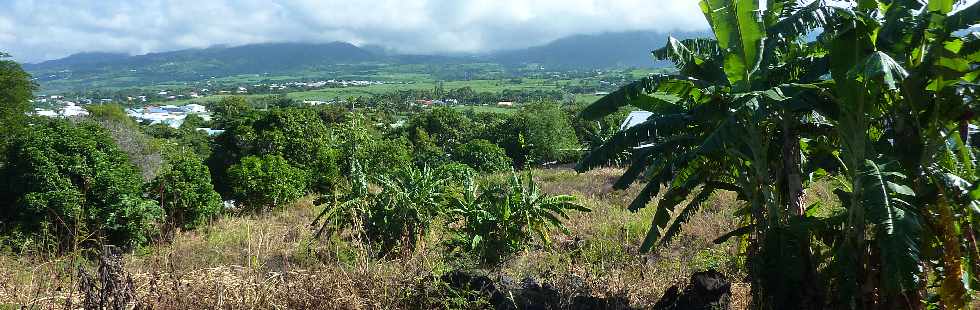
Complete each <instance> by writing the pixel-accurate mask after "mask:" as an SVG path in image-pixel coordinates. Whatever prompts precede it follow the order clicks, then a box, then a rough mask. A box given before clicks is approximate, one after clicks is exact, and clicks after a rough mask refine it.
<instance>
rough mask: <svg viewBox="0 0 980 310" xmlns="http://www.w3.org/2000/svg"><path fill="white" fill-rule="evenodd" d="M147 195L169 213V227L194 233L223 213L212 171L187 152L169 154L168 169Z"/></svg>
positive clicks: (166, 222)
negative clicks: (193, 231)
mask: <svg viewBox="0 0 980 310" xmlns="http://www.w3.org/2000/svg"><path fill="white" fill-rule="evenodd" d="M147 193H149V196H150V198H151V199H153V200H156V201H157V202H158V203H159V205H160V206H161V207H162V208H163V210H164V212H165V213H166V218H165V219H164V223H165V226H167V227H173V228H181V229H194V228H197V227H200V226H201V225H203V224H205V223H207V222H208V221H209V220H210V219H213V218H214V217H215V216H217V215H218V214H220V213H221V208H222V204H221V196H219V195H218V193H217V192H215V191H214V186H213V185H212V184H211V173H210V171H209V170H208V167H207V166H205V165H204V163H203V162H202V159H201V158H200V157H198V156H197V155H196V154H194V153H193V152H191V150H189V149H187V148H183V147H176V148H174V149H173V150H171V151H169V152H167V156H166V165H165V168H164V169H163V172H161V173H160V175H158V176H157V177H156V178H155V179H153V181H152V182H150V184H148V185H147Z"/></svg>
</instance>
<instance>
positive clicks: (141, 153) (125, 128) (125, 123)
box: [86, 104, 163, 182]
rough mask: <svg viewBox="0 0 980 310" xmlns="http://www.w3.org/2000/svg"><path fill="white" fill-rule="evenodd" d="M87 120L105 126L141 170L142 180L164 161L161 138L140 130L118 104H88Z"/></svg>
mask: <svg viewBox="0 0 980 310" xmlns="http://www.w3.org/2000/svg"><path fill="white" fill-rule="evenodd" d="M86 109H88V110H89V111H90V112H89V113H90V114H89V116H88V117H87V118H86V119H87V120H91V121H94V122H95V123H96V124H98V125H99V126H102V128H105V129H106V130H107V131H108V132H109V135H110V136H111V137H112V139H113V140H114V141H115V142H116V145H118V146H119V148H120V149H122V150H123V152H126V155H127V156H128V158H129V161H130V162H131V163H132V164H133V165H134V166H136V168H138V169H139V170H140V175H141V176H142V177H143V181H144V182H149V181H150V180H152V179H153V178H154V177H156V175H157V174H158V173H159V171H160V168H161V167H162V165H163V154H162V147H161V146H160V142H159V141H156V140H154V139H153V138H152V137H150V136H147V135H146V134H145V133H144V132H143V131H141V130H140V128H139V125H137V124H136V121H134V120H133V119H132V118H130V117H129V116H128V115H126V111H125V110H124V109H123V107H122V106H120V105H115V104H107V105H90V106H87V107H86Z"/></svg>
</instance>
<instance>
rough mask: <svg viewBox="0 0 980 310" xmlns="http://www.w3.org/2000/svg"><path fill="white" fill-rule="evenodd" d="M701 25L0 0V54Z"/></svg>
mask: <svg viewBox="0 0 980 310" xmlns="http://www.w3.org/2000/svg"><path fill="white" fill-rule="evenodd" d="M707 27H708V25H707V22H706V21H705V20H704V16H703V15H702V14H701V11H700V9H699V8H698V6H697V1H695V0H169V1H164V0H0V51H4V52H7V53H9V54H11V55H13V57H14V60H17V61H21V62H39V61H43V60H49V59H56V58H61V57H65V56H68V55H71V54H74V53H79V52H118V53H128V54H133V55H138V54H146V53H152V52H162V51H171V50H179V49H186V48H203V47H209V46H214V45H243V44H252V43H269V42H310V43H322V42H332V41H345V42H350V43H354V44H356V45H380V46H384V47H387V48H391V49H393V50H395V51H397V52H401V53H417V54H446V53H481V52H489V51H495V50H504V49H514V48H524V47H529V46H535V45H541V44H545V43H547V42H550V41H552V40H555V39H559V38H562V37H566V36H570V35H576V34H596V33H603V32H620V31H637V30H646V31H661V32H672V31H700V30H705V29H707Z"/></svg>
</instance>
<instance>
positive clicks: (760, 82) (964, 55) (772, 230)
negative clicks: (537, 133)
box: [579, 0, 980, 308]
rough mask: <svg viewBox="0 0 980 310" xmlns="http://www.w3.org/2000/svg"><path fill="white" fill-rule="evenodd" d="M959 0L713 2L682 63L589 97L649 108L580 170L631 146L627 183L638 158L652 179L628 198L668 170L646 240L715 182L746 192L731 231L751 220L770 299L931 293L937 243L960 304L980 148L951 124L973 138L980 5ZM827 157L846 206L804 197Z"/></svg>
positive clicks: (656, 184) (944, 292)
mask: <svg viewBox="0 0 980 310" xmlns="http://www.w3.org/2000/svg"><path fill="white" fill-rule="evenodd" d="M954 4H955V3H954V1H929V2H928V3H920V2H918V1H855V2H853V3H850V4H847V3H845V4H838V5H828V4H827V3H824V2H823V1H815V2H811V3H809V4H807V5H800V4H798V3H796V2H795V1H769V2H768V3H766V5H765V7H761V6H760V4H759V2H758V1H738V0H705V1H701V7H702V9H703V11H704V13H705V16H706V18H707V19H708V21H709V23H710V25H711V26H712V29H713V30H714V34H715V38H716V39H715V40H711V39H692V40H684V41H679V40H676V39H670V40H669V41H668V44H667V46H666V47H664V48H663V49H660V50H657V51H655V52H654V55H655V56H657V57H658V58H661V59H668V60H671V61H672V62H674V63H675V65H676V66H677V70H678V72H677V74H674V75H665V76H653V77H650V78H647V79H643V80H641V81H638V82H636V83H633V84H631V85H629V86H627V87H624V88H623V89H621V90H619V91H617V92H615V93H613V94H611V95H610V96H607V97H606V98H604V99H602V100H600V101H599V102H597V103H596V104H593V105H592V106H590V107H589V108H587V109H586V110H585V111H584V112H583V115H584V116H586V117H591V118H597V117H600V116H603V115H606V114H609V113H611V112H612V111H615V110H616V109H618V108H619V107H621V106H624V105H626V104H631V105H633V106H635V107H638V108H641V109H644V110H648V111H651V112H654V114H655V116H654V117H652V118H651V119H650V120H648V121H647V122H644V123H643V124H640V125H639V126H636V127H633V128H630V129H628V130H626V131H623V132H620V133H619V134H617V135H615V136H613V137H612V138H611V139H609V140H608V141H607V142H606V143H605V144H603V146H601V147H599V148H598V149H596V150H595V151H594V152H592V153H591V154H590V155H589V156H587V157H586V158H585V159H583V161H582V162H581V163H580V166H579V169H580V170H584V169H588V168H590V167H593V166H596V165H600V164H602V163H603V162H604V161H606V160H608V159H610V158H612V156H614V155H615V154H618V153H619V152H621V151H623V150H626V149H630V148H633V152H634V154H635V156H634V160H633V164H632V165H631V167H630V169H628V170H627V171H626V172H625V174H624V176H623V178H621V179H620V180H619V181H618V182H617V184H616V186H617V187H619V188H623V187H626V186H628V185H629V184H630V183H633V181H635V180H636V179H637V178H639V177H640V175H642V174H644V172H646V173H645V175H646V179H647V180H648V181H649V183H648V184H647V185H646V187H645V188H644V189H643V191H642V192H641V193H640V196H639V197H637V199H636V200H635V201H634V202H633V204H632V205H631V208H632V209H637V208H642V207H644V206H645V205H646V203H647V202H648V201H649V200H650V198H651V197H653V196H655V195H656V194H657V193H658V191H659V190H660V188H661V186H666V187H667V192H666V193H665V194H664V196H663V198H662V199H661V200H660V202H659V205H658V211H657V214H656V215H655V217H654V223H653V224H654V225H653V227H652V228H651V230H650V233H649V234H648V236H647V238H646V240H645V241H644V246H643V248H644V249H649V248H651V247H652V246H653V245H655V244H658V243H659V244H662V243H664V242H668V241H669V240H670V238H671V237H672V236H674V235H676V233H677V232H678V231H679V228H680V225H682V224H683V223H684V222H685V220H686V219H687V218H688V217H689V216H690V214H692V213H693V212H694V211H696V209H697V207H698V206H699V205H700V203H701V202H703V201H704V200H705V199H707V198H708V197H709V195H710V194H711V192H713V191H715V190H718V189H725V190H732V191H735V192H736V193H738V197H739V198H740V199H741V200H744V201H746V204H747V206H746V208H745V209H743V210H739V212H738V214H740V215H742V216H743V221H744V225H745V226H744V227H742V228H739V229H737V230H736V231H733V232H732V233H731V234H729V235H726V236H724V238H721V239H726V238H728V237H731V236H735V235H744V234H746V233H748V235H745V236H746V239H743V240H745V241H747V242H748V244H747V252H748V254H749V259H750V262H749V270H750V273H751V275H752V284H753V297H754V301H755V302H756V304H757V306H758V307H760V308H787V307H792V308H819V307H825V306H829V307H834V308H877V307H886V308H920V307H921V306H922V305H921V304H920V300H925V299H926V296H920V295H919V292H921V291H924V289H923V288H924V287H925V282H924V281H923V280H922V279H925V274H924V273H923V272H922V267H923V265H925V262H927V261H932V260H939V261H942V264H941V266H935V267H942V268H941V269H940V268H936V269H935V270H941V272H940V274H942V276H941V277H938V278H941V279H942V283H941V285H940V290H939V292H940V297H941V298H940V299H941V300H942V304H943V305H945V306H947V307H951V308H959V307H961V306H962V305H963V304H964V296H965V294H964V291H965V290H964V288H963V285H962V282H961V281H959V279H961V278H962V277H961V276H962V274H961V272H962V270H963V269H962V268H961V266H962V265H963V263H962V260H961V257H967V258H975V257H977V255H976V254H974V253H975V252H976V246H975V241H973V240H975V239H971V238H960V236H961V235H960V233H961V232H962V231H964V230H963V229H961V227H967V228H968V229H965V231H967V232H970V233H969V235H972V226H973V225H972V223H965V222H964V219H970V218H972V217H969V216H965V215H966V214H969V213H970V212H968V211H967V208H965V206H967V205H973V203H972V201H973V200H972V197H971V196H969V195H967V194H966V193H969V192H970V191H969V189H970V188H972V186H973V185H972V183H970V181H968V180H973V179H974V178H975V177H974V176H972V175H971V173H972V171H973V170H972V168H971V167H972V158H971V151H970V150H969V148H968V147H966V146H965V144H964V143H956V142H955V141H957V139H958V140H960V141H962V140H966V139H963V138H964V137H965V136H966V135H965V133H964V132H965V127H966V126H967V125H968V123H969V121H970V120H971V119H972V115H973V112H972V111H973V108H972V101H971V100H972V97H970V96H964V94H971V93H972V92H973V91H972V89H973V86H972V85H973V84H972V83H973V80H974V79H975V74H974V73H973V71H972V70H973V67H974V65H973V62H974V59H973V57H974V54H975V53H976V49H974V48H973V47H972V45H973V44H974V43H971V42H975V40H973V37H975V36H973V35H970V36H967V37H962V36H957V35H955V33H956V31H959V30H962V29H965V28H967V27H969V26H970V25H972V24H974V23H976V22H977V18H978V17H980V16H978V13H980V7H978V6H977V5H976V4H974V5H971V6H969V7H967V8H964V9H962V10H959V11H955V12H954V10H953V8H954ZM817 28H821V29H823V31H822V33H820V34H819V36H818V37H817V39H816V40H809V39H807V38H808V35H809V33H810V32H812V31H813V30H815V29H817ZM957 135H959V136H960V137H958V138H957V137H955V136H957ZM957 145H959V146H957ZM950 154H957V155H958V156H951V155H950ZM940 159H942V160H940ZM953 159H956V160H953ZM821 173H829V174H832V175H836V176H838V177H839V179H840V180H842V182H841V189H840V190H838V191H837V193H838V195H839V196H840V198H841V202H842V205H843V206H842V208H841V209H836V210H829V212H820V211H822V210H821V209H823V208H821V207H820V206H819V205H814V206H810V207H807V206H805V205H803V199H802V198H803V195H802V193H803V188H804V187H805V185H806V184H805V182H806V180H805V179H804V178H803V177H802V176H814V175H819V174H821ZM957 174H966V175H965V176H959V175H957ZM693 192H697V195H695V196H694V197H693V199H692V202H691V203H689V204H687V206H685V207H679V206H678V204H679V203H680V202H682V201H684V200H685V199H686V198H687V197H688V196H689V195H691V194H692V193H693ZM949 193H957V194H954V195H951V194H949ZM954 198H955V199H954ZM967 202H969V203H967ZM954 203H957V205H959V206H962V207H959V208H953V207H952V205H953V204H954ZM819 213H827V214H829V215H823V216H818V215H817V214H819ZM672 215H676V216H672ZM672 217H674V218H675V219H674V220H673V221H672ZM957 219H960V220H957ZM963 224H969V225H963ZM668 225H669V226H668ZM960 240H965V241H960ZM961 248H967V249H969V251H967V252H969V253H967V254H964V253H963V251H961ZM933 255H936V256H933ZM930 257H933V258H935V259H930ZM940 258H941V259H940ZM823 264H827V265H829V266H830V267H828V268H821V267H819V266H820V265H823ZM967 278H969V277H967ZM818 283H819V284H818Z"/></svg>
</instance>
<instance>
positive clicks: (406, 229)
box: [313, 160, 448, 256]
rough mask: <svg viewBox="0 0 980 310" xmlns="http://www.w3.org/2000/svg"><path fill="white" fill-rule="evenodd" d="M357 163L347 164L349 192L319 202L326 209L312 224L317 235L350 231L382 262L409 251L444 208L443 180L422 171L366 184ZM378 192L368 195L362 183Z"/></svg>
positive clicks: (404, 172) (400, 172)
mask: <svg viewBox="0 0 980 310" xmlns="http://www.w3.org/2000/svg"><path fill="white" fill-rule="evenodd" d="M359 167H360V165H359V164H358V163H357V161H356V160H355V161H353V162H352V164H351V169H350V171H351V174H352V176H351V183H352V186H351V189H350V191H349V192H347V193H341V194H335V195H331V196H328V197H324V199H322V200H323V201H327V205H326V206H325V207H324V209H323V210H322V211H321V212H320V214H319V215H318V216H317V218H316V219H315V220H314V222H313V227H316V229H317V235H318V236H319V235H320V234H321V233H323V232H326V231H329V232H337V231H340V230H344V229H353V230H354V232H355V235H357V236H360V237H361V238H363V239H365V240H367V241H369V242H371V243H372V244H375V245H377V254H378V255H379V256H385V255H388V254H390V253H392V252H393V251H394V250H395V249H397V248H403V249H408V250H414V249H415V248H416V246H417V245H418V244H419V241H421V240H422V238H423V237H424V236H425V235H426V234H428V232H429V230H430V228H431V225H432V222H433V221H434V220H435V218H436V216H438V215H439V214H440V213H441V212H442V210H443V208H444V207H445V204H446V201H447V200H448V195H447V194H446V192H445V185H446V182H447V180H446V179H444V178H441V177H440V176H439V175H438V174H436V173H435V172H434V171H433V170H431V169H428V168H423V169H416V168H414V167H407V168H404V169H400V170H398V171H396V172H394V173H392V174H390V175H383V176H377V177H373V178H369V177H368V176H367V175H365V174H364V173H363V172H362V171H361V169H360V168H359ZM369 179H370V180H373V182H374V183H376V184H377V185H378V187H379V190H378V191H377V192H372V191H369V190H368V187H369V184H368V182H369V181H368V180H369Z"/></svg>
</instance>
